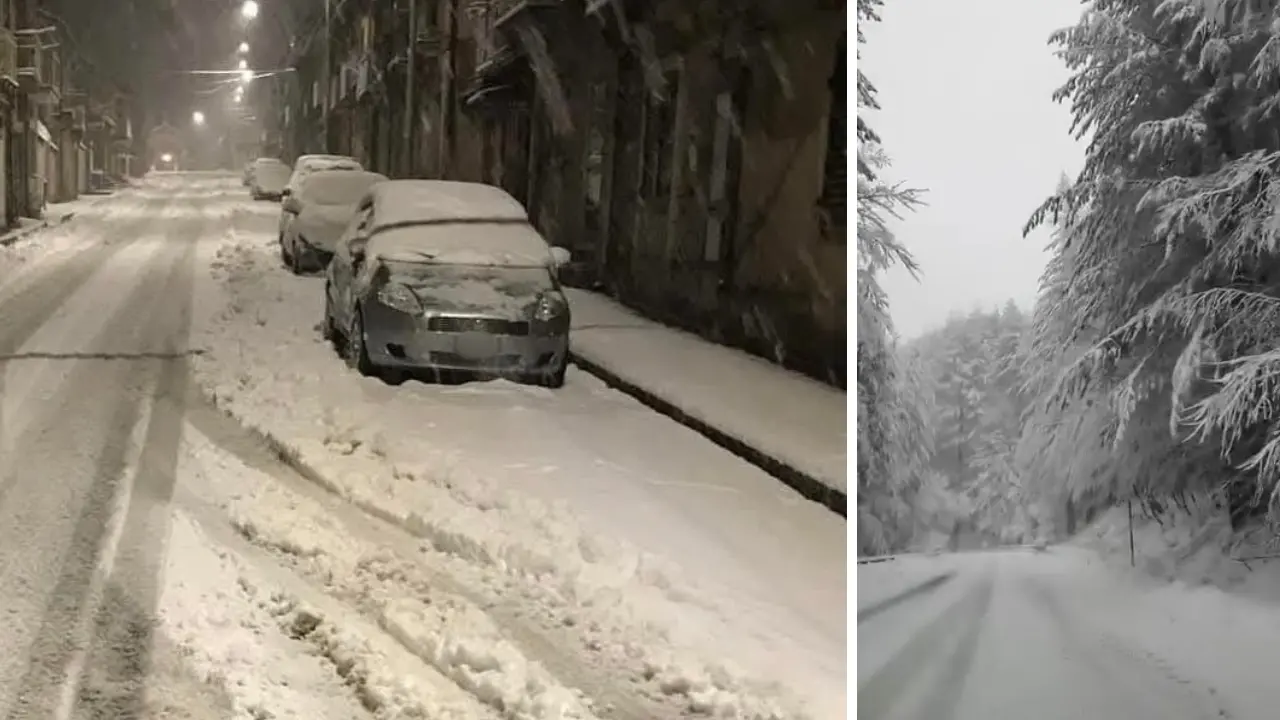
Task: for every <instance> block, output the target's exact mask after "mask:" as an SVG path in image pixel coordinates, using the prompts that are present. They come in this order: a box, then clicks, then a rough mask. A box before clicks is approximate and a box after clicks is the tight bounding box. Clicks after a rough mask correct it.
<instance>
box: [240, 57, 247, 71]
mask: <svg viewBox="0 0 1280 720" xmlns="http://www.w3.org/2000/svg"><path fill="white" fill-rule="evenodd" d="M248 67H249V61H248V60H245V59H244V58H241V59H240V69H241V70H244V69H246V68H248Z"/></svg>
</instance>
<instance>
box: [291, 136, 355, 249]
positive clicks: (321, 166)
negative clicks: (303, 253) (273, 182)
mask: <svg viewBox="0 0 1280 720" xmlns="http://www.w3.org/2000/svg"><path fill="white" fill-rule="evenodd" d="M320 170H364V166H363V165H361V164H360V162H359V161H358V160H356V159H355V158H353V157H347V156H346V155H302V156H300V157H299V158H298V160H297V162H295V163H294V164H293V175H292V176H290V178H289V182H288V184H286V185H285V187H284V193H283V194H284V195H285V196H288V195H291V194H293V191H294V190H295V189H296V188H297V187H298V186H299V185H301V184H302V182H303V181H304V180H306V179H307V176H308V175H310V174H311V173H313V172H318V171H320ZM292 221H293V215H292V214H291V213H287V212H284V211H283V210H281V212H280V228H279V238H280V239H281V240H284V231H285V230H286V229H287V228H288V226H289V223H290V222H292Z"/></svg>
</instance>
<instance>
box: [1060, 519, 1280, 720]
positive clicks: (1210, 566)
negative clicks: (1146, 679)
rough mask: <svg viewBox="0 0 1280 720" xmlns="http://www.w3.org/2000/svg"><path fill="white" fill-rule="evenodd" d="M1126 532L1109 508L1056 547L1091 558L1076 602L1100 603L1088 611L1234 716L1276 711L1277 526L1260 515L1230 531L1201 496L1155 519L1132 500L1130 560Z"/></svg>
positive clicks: (1075, 585)
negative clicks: (1260, 521)
mask: <svg viewBox="0 0 1280 720" xmlns="http://www.w3.org/2000/svg"><path fill="white" fill-rule="evenodd" d="M1128 533H1129V522H1128V514H1127V512H1126V509H1125V508H1123V507H1121V508H1113V509H1112V510H1109V511H1108V512H1106V513H1104V514H1103V515H1102V516H1101V517H1100V518H1099V519H1098V520H1097V521H1096V522H1095V523H1093V524H1092V525H1091V526H1090V527H1089V528H1087V529H1086V530H1084V531H1083V532H1081V533H1080V534H1079V535H1078V536H1077V537H1076V538H1075V539H1074V540H1073V541H1072V543H1071V545H1070V546H1066V547H1064V548H1062V549H1061V550H1055V551H1054V552H1063V553H1072V554H1074V557H1073V558H1071V559H1074V560H1076V561H1078V562H1083V563H1086V564H1088V563H1091V562H1092V566H1093V570H1094V572H1093V573H1092V575H1089V576H1087V577H1088V578H1089V580H1090V582H1083V581H1082V579H1083V578H1084V577H1085V576H1083V575H1080V576H1077V577H1073V578H1072V581H1071V586H1072V587H1071V591H1072V593H1073V594H1076V595H1077V596H1080V599H1079V600H1078V602H1080V603H1081V604H1082V605H1083V606H1084V607H1094V608H1096V609H1095V610H1093V611H1091V612H1093V613H1095V614H1096V617H1098V618H1099V619H1100V620H1103V621H1105V623H1106V626H1107V627H1108V628H1109V629H1110V630H1111V631H1112V632H1113V633H1115V634H1116V636H1117V637H1123V638H1126V639H1128V640H1130V641H1131V642H1133V643H1134V644H1135V645H1140V646H1141V647H1144V648H1146V650H1147V651H1148V652H1149V653H1150V654H1151V656H1152V657H1153V658H1155V659H1156V660H1157V662H1159V663H1160V664H1162V665H1164V666H1166V667H1167V668H1168V671H1169V672H1171V673H1174V674H1176V675H1178V676H1179V677H1182V678H1195V679H1196V680H1197V681H1199V682H1203V683H1205V684H1207V686H1208V687H1209V688H1210V692H1212V693H1214V694H1216V696H1217V697H1218V698H1219V699H1220V700H1221V701H1222V702H1223V703H1224V704H1225V705H1226V706H1227V707H1229V708H1230V709H1231V711H1232V713H1233V717H1237V718H1265V717H1270V716H1272V715H1274V691H1273V688H1274V677H1273V676H1274V673H1273V672H1272V670H1271V668H1273V667H1274V666H1275V663H1276V662H1277V661H1280V650H1278V649H1277V648H1280V624H1278V623H1277V622H1276V620H1275V618H1276V613H1277V611H1278V610H1280V563H1277V560H1276V559H1274V558H1271V557H1269V556H1271V555H1274V554H1275V553H1276V548H1275V547H1274V544H1275V540H1274V538H1275V536H1276V535H1275V532H1274V530H1273V529H1271V528H1269V527H1266V526H1264V525H1260V526H1257V527H1254V528H1251V529H1249V530H1247V531H1244V532H1241V533H1233V532H1232V531H1231V528H1230V524H1229V522H1228V521H1227V518H1226V516H1225V513H1224V512H1223V511H1221V510H1219V509H1218V508H1216V507H1215V506H1214V505H1213V504H1212V503H1211V502H1207V501H1201V502H1199V503H1194V504H1192V505H1191V506H1190V512H1185V511H1182V510H1178V511H1174V512H1169V513H1165V514H1164V515H1163V516H1162V517H1161V518H1160V519H1159V521H1156V520H1154V519H1149V518H1144V517H1141V516H1140V514H1138V513H1137V512H1136V509H1135V516H1134V555H1135V560H1136V567H1131V566H1130V564H1129V534H1128ZM1238 558H1243V559H1246V562H1240V561H1239V560H1238ZM1250 558H1252V560H1250ZM1099 559H1100V560H1101V562H1097V560H1099ZM1117 588H1118V589H1119V592H1122V593H1124V596H1123V597H1117V595H1118V592H1117ZM1086 603H1091V604H1092V605H1085V604H1086Z"/></svg>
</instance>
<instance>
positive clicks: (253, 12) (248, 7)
mask: <svg viewBox="0 0 1280 720" xmlns="http://www.w3.org/2000/svg"><path fill="white" fill-rule="evenodd" d="M240 17H242V18H244V19H245V20H252V19H254V18H256V17H258V3H257V0H244V4H243V5H241V6H240Z"/></svg>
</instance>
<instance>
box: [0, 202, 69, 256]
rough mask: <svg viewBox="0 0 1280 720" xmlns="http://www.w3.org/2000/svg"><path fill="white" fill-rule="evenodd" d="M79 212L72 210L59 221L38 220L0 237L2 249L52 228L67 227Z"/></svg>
mask: <svg viewBox="0 0 1280 720" xmlns="http://www.w3.org/2000/svg"><path fill="white" fill-rule="evenodd" d="M79 212H80V211H79V210H72V211H71V212H69V213H67V214H65V215H61V216H59V217H58V218H57V219H52V220H51V219H49V218H42V219H40V220H38V221H37V222H36V224H34V225H28V226H26V227H24V228H18V229H17V230H13V231H12V232H9V233H7V234H5V235H3V236H0V247H9V246H11V245H16V244H17V243H19V242H21V241H23V240H26V239H27V238H29V237H31V236H32V235H35V234H36V233H38V232H41V231H42V230H48V229H50V228H56V227H59V226H61V225H65V224H67V223H68V222H70V220H71V219H72V218H74V217H75V216H76V215H77V214H78V213H79Z"/></svg>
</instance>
